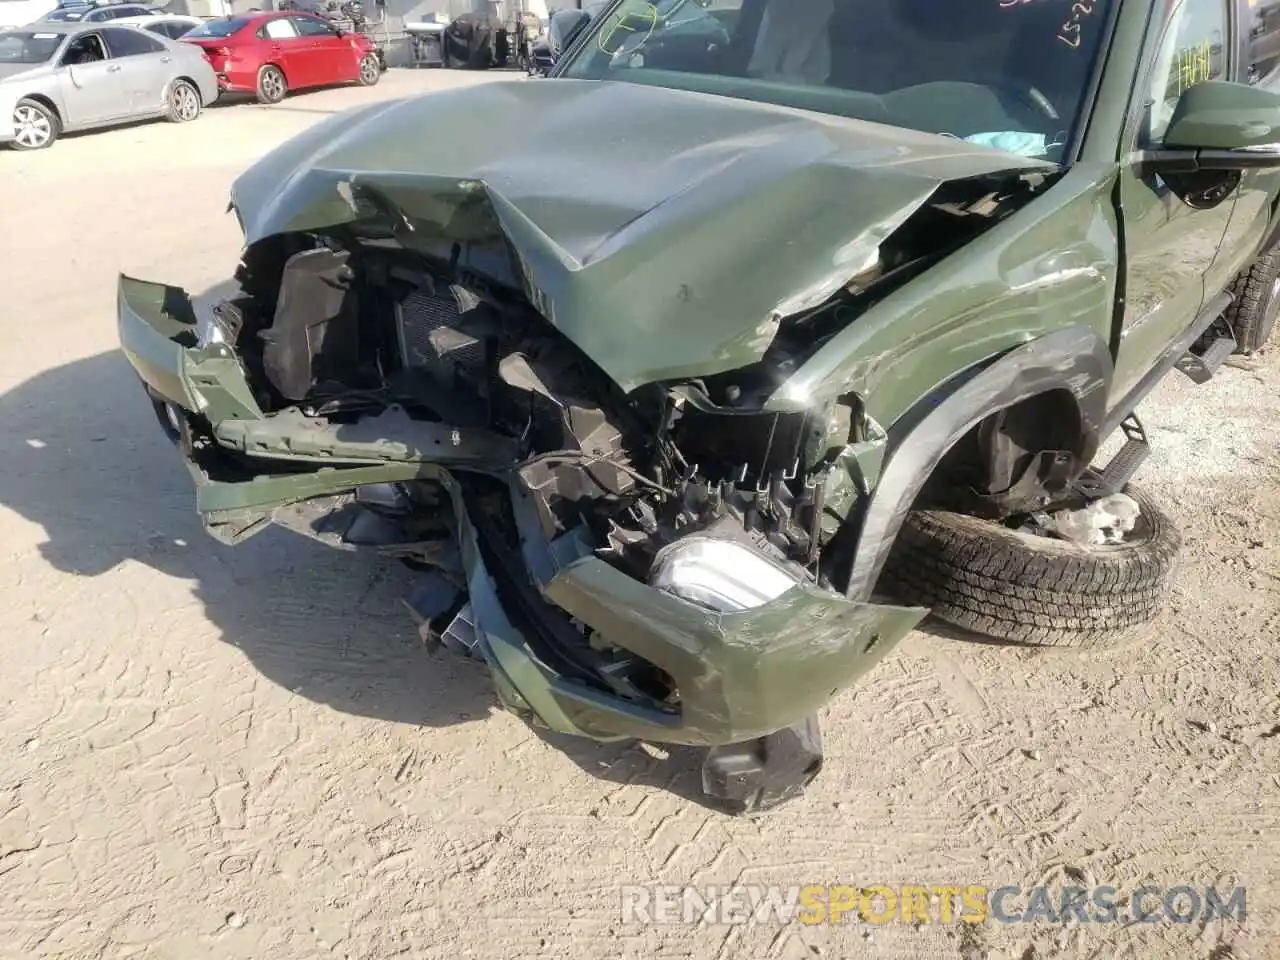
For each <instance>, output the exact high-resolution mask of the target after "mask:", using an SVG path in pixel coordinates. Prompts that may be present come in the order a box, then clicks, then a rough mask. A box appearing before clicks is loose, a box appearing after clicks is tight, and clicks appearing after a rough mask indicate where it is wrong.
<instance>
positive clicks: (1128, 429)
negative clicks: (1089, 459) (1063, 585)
mask: <svg viewBox="0 0 1280 960" xmlns="http://www.w3.org/2000/svg"><path fill="white" fill-rule="evenodd" d="M1233 343H1234V341H1233ZM1120 429H1122V430H1123V431H1124V435H1125V437H1126V438H1127V439H1126V440H1125V442H1124V446H1123V447H1121V448H1120V449H1119V450H1117V451H1116V455H1115V456H1114V457H1112V458H1111V460H1110V462H1109V463H1108V464H1107V465H1106V466H1105V467H1103V468H1102V469H1101V470H1099V469H1097V468H1096V467H1089V469H1087V470H1086V471H1085V472H1084V473H1082V474H1081V475H1080V478H1079V479H1078V480H1076V482H1075V488H1076V490H1077V491H1079V492H1080V493H1082V494H1084V495H1085V496H1086V497H1089V498H1090V499H1095V500H1100V499H1102V498H1103V497H1109V496H1111V495H1112V494H1115V493H1119V492H1120V491H1122V490H1123V489H1124V488H1125V487H1126V486H1128V483H1129V481H1130V480H1132V479H1133V475H1134V474H1135V473H1137V472H1138V468H1139V467H1141V466H1142V465H1143V464H1144V463H1145V462H1146V460H1147V457H1149V456H1151V445H1150V444H1149V443H1148V442H1147V431H1146V430H1145V429H1143V426H1142V421H1141V420H1139V419H1138V416H1137V414H1133V413H1131V414H1129V416H1127V417H1125V418H1124V421H1123V422H1122V423H1121V424H1120Z"/></svg>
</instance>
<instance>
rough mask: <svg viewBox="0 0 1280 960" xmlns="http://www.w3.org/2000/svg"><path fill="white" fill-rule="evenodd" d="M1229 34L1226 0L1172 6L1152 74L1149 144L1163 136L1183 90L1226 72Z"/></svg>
mask: <svg viewBox="0 0 1280 960" xmlns="http://www.w3.org/2000/svg"><path fill="white" fill-rule="evenodd" d="M1226 36H1227V8H1226V4H1225V3H1223V0H1181V2H1180V3H1178V4H1177V5H1176V6H1175V7H1174V8H1173V14H1172V15H1171V16H1170V18H1169V22H1168V23H1167V24H1166V26H1165V33H1164V39H1163V41H1162V42H1161V44H1160V52H1159V53H1158V54H1157V55H1156V62H1155V68H1154V69H1153V70H1152V73H1151V88H1150V89H1151V92H1150V96H1149V99H1150V102H1151V107H1150V111H1149V113H1148V116H1147V126H1146V136H1145V138H1144V139H1145V141H1146V143H1147V144H1157V143H1159V142H1160V141H1161V140H1162V139H1163V138H1164V132H1165V130H1167V129H1168V127H1169V121H1170V119H1172V117H1173V108H1174V107H1175V106H1176V105H1177V103H1178V98H1179V97H1180V96H1182V91H1184V90H1186V89H1187V87H1190V86H1194V85H1195V84H1197V83H1203V82H1204V81H1206V80H1218V79H1220V78H1221V77H1222V76H1223V75H1224V74H1225V73H1226V72H1227V44H1226V42H1225V38H1226Z"/></svg>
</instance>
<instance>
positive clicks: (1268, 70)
mask: <svg viewBox="0 0 1280 960" xmlns="http://www.w3.org/2000/svg"><path fill="white" fill-rule="evenodd" d="M1247 26H1248V30H1249V63H1248V75H1249V82H1250V83H1257V82H1258V81H1260V80H1264V79H1266V78H1268V77H1270V76H1271V74H1272V73H1274V72H1275V69H1276V67H1278V66H1280V0H1254V2H1251V3H1250V4H1249V23H1248V25H1247Z"/></svg>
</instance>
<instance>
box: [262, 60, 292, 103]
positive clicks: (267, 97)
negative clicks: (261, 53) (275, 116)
mask: <svg viewBox="0 0 1280 960" xmlns="http://www.w3.org/2000/svg"><path fill="white" fill-rule="evenodd" d="M288 92H289V82H288V81H287V80H286V79H285V77H284V71H282V70H281V69H280V68H279V67H277V66H274V65H272V64H267V65H266V66H265V67H263V68H262V69H261V70H259V71H258V87H257V97H258V102H259V103H279V102H280V101H281V100H283V99H284V98H285V94H287V93H288Z"/></svg>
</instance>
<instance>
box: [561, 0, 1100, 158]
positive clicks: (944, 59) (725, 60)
mask: <svg viewBox="0 0 1280 960" xmlns="http://www.w3.org/2000/svg"><path fill="white" fill-rule="evenodd" d="M1112 2H1114V0H656V2H654V3H649V2H647V0H619V2H617V3H615V4H614V5H613V6H611V7H610V8H609V12H608V13H606V14H605V15H604V16H600V17H597V18H596V19H595V20H594V21H593V22H592V23H591V25H590V26H589V27H588V28H587V30H588V34H589V35H588V36H587V37H585V38H584V40H583V41H582V42H581V43H579V44H576V45H575V46H576V49H575V52H574V53H573V54H572V56H570V57H569V58H568V59H567V60H566V61H565V63H564V64H563V66H562V67H561V69H560V70H559V71H558V75H559V76H562V77H570V78H579V79H594V80H624V81H628V82H632V83H645V84H651V85H655V86H661V87H671V88H675V89H681V90H691V91H696V92H701V93H710V94H718V95H720V96H727V97H736V98H740V99H747V100H756V101H761V102H765V103H773V104H778V105H782V106H790V107H797V108H800V109H805V110H815V111H818V112H821V113H828V114H834V115H837V116H844V117H851V118H856V119H861V120H871V121H875V122H879V123H886V124H892V125H894V126H900V127H909V128H911V129H915V130H923V131H926V132H929V133H938V134H944V135H947V136H952V137H959V138H963V139H966V140H969V141H971V142H974V143H979V144H982V145H985V146H992V147H996V148H998V149H1002V150H1009V151H1012V152H1014V153H1020V154H1024V155H1026V156H1035V157H1044V158H1047V159H1057V158H1058V157H1060V156H1061V154H1062V151H1063V149H1064V147H1065V144H1066V143H1067V142H1068V140H1069V139H1070V138H1071V136H1072V135H1073V133H1074V130H1075V126H1076V124H1077V122H1078V120H1079V114H1080V112H1081V110H1082V108H1083V105H1084V100H1085V93H1086V90H1087V88H1088V86H1089V79H1090V77H1091V75H1092V71H1093V65H1094V61H1095V59H1096V58H1097V55H1098V48H1099V47H1100V46H1101V42H1100V37H1101V36H1102V32H1103V24H1104V23H1105V21H1106V18H1107V12H1108V8H1109V6H1110V4H1111V3H1112Z"/></svg>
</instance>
